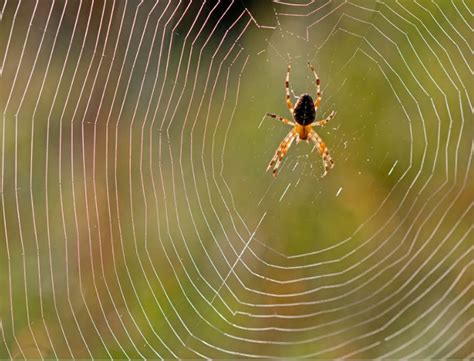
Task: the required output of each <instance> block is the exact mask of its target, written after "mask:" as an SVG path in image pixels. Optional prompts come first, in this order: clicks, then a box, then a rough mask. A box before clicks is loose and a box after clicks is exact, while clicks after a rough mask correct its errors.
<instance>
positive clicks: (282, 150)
mask: <svg viewBox="0 0 474 361" xmlns="http://www.w3.org/2000/svg"><path fill="white" fill-rule="evenodd" d="M308 65H309V67H310V69H311V71H312V72H313V74H314V77H315V79H316V101H313V98H311V96H310V95H309V94H303V95H301V96H300V97H299V98H298V100H297V101H296V105H295V107H294V108H293V104H292V103H291V98H290V70H291V65H290V64H289V65H288V71H287V73H286V80H285V88H286V104H287V106H288V109H289V110H290V113H291V115H292V116H293V119H294V121H295V122H292V121H290V120H288V119H286V118H283V117H281V116H279V115H276V114H272V113H267V115H268V116H270V117H273V118H276V119H278V120H280V121H281V122H282V123H285V124H288V125H291V126H293V129H292V130H291V131H290V132H289V133H288V134H287V135H286V137H285V138H284V139H283V141H282V142H281V143H280V146H279V147H278V149H277V150H276V152H275V155H274V156H273V158H272V160H271V161H270V163H269V164H268V167H267V171H268V170H270V169H271V168H273V175H274V176H276V175H277V172H278V167H279V166H280V164H281V161H282V160H283V157H284V156H285V154H286V152H287V151H288V149H289V148H290V146H291V144H292V143H293V141H295V140H296V143H299V142H300V141H301V140H302V139H303V140H306V141H309V140H311V141H312V142H313V143H314V144H315V145H316V148H317V149H318V151H319V153H320V154H321V157H322V158H323V164H324V174H323V177H324V176H325V175H326V173H327V171H328V170H329V169H331V168H332V167H334V162H333V160H332V158H331V156H330V155H329V149H328V147H327V146H326V144H325V143H324V142H323V140H322V139H321V137H320V136H319V134H318V133H316V132H315V131H314V129H313V127H314V126H320V127H322V126H324V125H326V124H327V123H328V122H329V121H330V120H331V119H332V118H333V117H334V116H335V115H336V112H335V111H332V112H331V114H329V116H328V117H327V118H325V119H321V120H318V121H315V119H316V111H317V110H318V107H319V104H320V103H321V86H320V81H319V78H318V75H317V74H316V71H315V70H314V68H313V66H312V65H311V64H310V63H308Z"/></svg>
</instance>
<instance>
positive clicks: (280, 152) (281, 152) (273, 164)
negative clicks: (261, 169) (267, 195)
mask: <svg viewBox="0 0 474 361" xmlns="http://www.w3.org/2000/svg"><path fill="white" fill-rule="evenodd" d="M297 136H298V133H296V132H295V131H294V129H292V130H291V131H290V132H289V133H288V134H287V135H286V137H285V138H284V139H283V141H282V142H281V143H280V145H279V146H278V148H277V150H276V152H275V155H274V156H273V158H272V160H271V161H270V163H269V164H268V167H267V172H268V171H269V170H270V169H271V168H273V171H272V172H273V176H274V177H276V175H277V172H278V168H279V167H280V164H281V161H282V159H283V157H284V156H285V154H286V152H287V151H288V149H289V148H290V146H291V144H292V143H293V141H294V140H295V138H296V137H297Z"/></svg>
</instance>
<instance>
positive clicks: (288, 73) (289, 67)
mask: <svg viewBox="0 0 474 361" xmlns="http://www.w3.org/2000/svg"><path fill="white" fill-rule="evenodd" d="M290 70H291V64H288V71H287V72H286V80H285V89H286V105H287V106H288V109H290V113H291V115H293V103H292V102H291V97H290Z"/></svg>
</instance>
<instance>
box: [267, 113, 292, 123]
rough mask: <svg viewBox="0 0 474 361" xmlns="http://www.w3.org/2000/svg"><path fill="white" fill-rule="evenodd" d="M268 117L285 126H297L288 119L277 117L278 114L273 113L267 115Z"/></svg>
mask: <svg viewBox="0 0 474 361" xmlns="http://www.w3.org/2000/svg"><path fill="white" fill-rule="evenodd" d="M267 116H269V117H272V118H275V119H278V120H279V121H280V122H282V123H283V124H289V125H292V126H294V125H295V123H293V122H292V121H291V120H288V119H286V118H283V117H281V116H279V115H276V114H273V113H267Z"/></svg>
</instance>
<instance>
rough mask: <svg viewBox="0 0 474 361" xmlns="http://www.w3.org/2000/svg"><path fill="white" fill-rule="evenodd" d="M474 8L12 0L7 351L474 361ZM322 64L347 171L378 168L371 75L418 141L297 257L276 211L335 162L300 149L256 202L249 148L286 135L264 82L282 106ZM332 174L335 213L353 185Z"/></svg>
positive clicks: (4, 261)
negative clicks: (356, 215) (243, 185)
mask: <svg viewBox="0 0 474 361" xmlns="http://www.w3.org/2000/svg"><path fill="white" fill-rule="evenodd" d="M471 5H472V4H469V2H467V1H462V0H460V1H454V0H452V1H441V0H438V1H436V0H435V1H413V2H405V1H393V2H392V1H377V2H373V3H371V2H367V1H307V2H302V1H300V2H297V1H274V2H262V3H261V4H260V6H255V5H254V3H250V2H245V1H216V2H212V1H211V2H208V1H202V2H201V1H198V2H196V1H174V0H168V1H166V0H164V1H161V0H160V1H156V2H153V1H142V2H139V1H113V0H104V1H68V0H66V1H39V0H37V1H23V0H17V1H8V0H5V1H3V2H2V3H1V5H0V9H1V30H2V31H1V33H0V38H1V41H0V44H1V45H0V49H1V52H0V61H1V69H0V72H1V78H0V82H1V86H0V99H1V100H0V102H1V103H0V104H1V110H2V128H1V131H2V138H1V139H2V140H1V142H2V143H1V144H2V146H1V190H0V192H1V205H2V206H1V214H2V222H1V224H2V226H1V228H2V232H1V234H2V237H1V243H0V250H1V252H0V260H1V266H2V275H1V277H0V280H1V285H2V290H3V292H2V294H3V296H2V297H1V301H2V302H1V304H0V334H1V346H0V356H1V357H2V358H7V357H9V358H11V357H13V358H17V357H40V358H50V357H55V358H59V357H60V358H63V357H86V358H88V357H91V358H92V357H94V358H99V357H104V358H111V357H127V358H136V357H143V358H144V357H147V358H148V357H163V358H165V357H166V358H170V357H180V358H195V357H213V358H217V357H227V358H229V357H281V356H284V357H313V358H389V357H390V358H402V357H403V358H408V357H410V358H411V357H413V358H415V357H416V358H419V357H423V358H451V357H456V358H466V359H468V358H472V357H473V356H474V346H473V339H472V271H473V268H472V195H473V187H472V182H470V174H472V173H470V169H471V158H472V111H473V107H472V103H471V97H470V95H469V94H470V93H471V92H472V85H470V84H471V83H472V81H470V79H472V68H471V65H472V64H471V63H472V62H470V56H472V41H470V39H472V27H471V25H470V24H471V19H472V6H471ZM295 24H299V25H298V26H295ZM323 29H325V30H323ZM341 39H342V40H343V41H347V42H349V43H352V44H355V45H353V50H351V54H347V53H344V54H340V55H339V54H338V53H335V52H334V49H337V44H335V42H336V41H338V40H341ZM255 44H256V45H255ZM285 44H306V45H304V46H306V49H305V50H304V51H303V52H302V53H299V54H298V50H295V51H294V52H292V51H291V50H289V49H288V48H285ZM341 46H342V45H341ZM289 47H290V46H289ZM299 49H300V48H299ZM324 54H326V55H324ZM319 56H321V57H323V56H328V57H333V62H332V66H331V67H329V66H327V67H326V69H325V70H324V72H322V71H320V76H322V82H323V83H322V84H323V94H324V93H326V94H325V95H324V99H323V103H324V102H326V103H325V104H329V105H327V106H326V108H327V109H328V110H329V106H332V105H334V104H336V105H337V110H338V116H337V118H336V120H334V121H333V122H334V123H333V124H334V125H330V127H334V128H332V130H330V133H331V136H332V138H331V139H332V144H331V145H333V148H332V149H333V150H334V157H335V159H336V168H335V170H334V173H331V174H329V175H328V176H327V177H326V178H325V180H324V181H327V179H331V177H333V178H332V179H336V177H337V176H333V175H332V174H336V173H335V172H336V170H337V169H344V164H345V163H344V159H354V158H350V157H356V158H357V157H359V158H360V159H365V158H367V161H368V162H369V161H370V160H371V157H370V155H367V154H363V152H361V151H360V152H358V151H356V149H357V146H358V143H359V142H358V141H361V139H362V138H363V133H364V132H365V131H366V130H367V128H365V127H364V126H362V124H361V123H360V125H361V127H360V130H359V132H358V133H357V134H356V135H355V138H356V139H355V141H353V138H350V137H349V135H348V134H349V133H348V132H345V129H346V128H345V127H346V126H347V124H348V123H349V122H350V119H349V114H350V111H351V108H352V107H353V104H355V102H357V101H358V100H357V99H356V98H357V97H361V98H364V93H363V94H356V93H354V92H357V91H354V92H353V93H352V95H353V98H352V99H342V97H339V95H340V94H342V93H344V92H345V91H347V92H349V93H350V92H351V88H353V87H355V86H357V85H355V84H354V83H353V80H351V79H350V77H349V75H347V72H348V71H349V69H350V68H352V67H353V66H356V65H354V64H359V63H358V62H361V63H363V64H364V63H365V64H366V65H367V67H370V68H371V69H372V73H373V74H375V75H373V76H375V77H376V78H377V81H378V82H379V83H380V84H383V86H384V87H385V88H386V89H388V90H387V92H388V94H390V95H389V96H388V97H386V98H385V99H384V102H385V103H384V104H386V105H387V104H388V105H387V107H388V108H389V109H387V112H388V113H390V112H392V113H391V114H393V111H394V110H393V109H396V112H397V113H396V115H395V117H394V118H395V119H398V124H397V127H398V128H399V129H400V131H401V132H403V134H404V135H405V138H403V137H402V139H401V140H400V143H397V142H396V141H394V143H390V144H394V145H399V147H398V146H393V147H392V148H389V149H388V156H387V157H389V158H390V159H394V161H391V162H390V163H387V164H385V163H384V166H383V167H381V166H380V165H378V166H376V165H375V164H374V165H373V167H375V168H377V170H379V171H380V170H381V169H382V168H383V172H384V176H385V177H386V178H388V179H390V186H389V189H387V190H386V191H385V193H384V195H383V197H381V198H380V199H379V198H377V202H376V204H374V205H373V209H372V211H371V213H370V215H369V216H368V217H366V218H365V219H363V220H361V221H360V222H358V224H357V225H356V226H355V227H354V228H353V229H352V231H351V232H350V233H349V234H348V235H347V237H344V238H337V237H335V238H331V239H327V240H326V239H324V240H323V239H315V242H314V243H313V244H312V245H310V246H309V248H308V249H307V250H306V251H305V252H300V253H288V252H285V251H284V250H282V249H280V248H279V247H278V246H276V245H274V241H276V240H277V239H279V237H280V236H279V235H278V234H276V233H272V224H271V223H272V222H274V220H275V219H274V218H272V214H273V212H274V210H275V209H276V207H281V206H282V205H283V206H285V204H286V203H285V202H289V201H290V200H291V197H292V196H293V195H294V194H295V193H298V186H299V185H300V184H301V183H305V182H308V180H307V178H308V177H309V178H310V179H313V178H314V179H315V178H317V177H315V176H314V175H315V174H316V173H317V171H316V170H314V171H313V170H312V168H311V169H310V170H309V171H308V168H309V167H310V166H309V165H308V164H309V162H308V161H307V160H305V159H302V158H304V157H302V156H298V155H293V156H291V155H290V156H289V157H288V159H286V160H285V163H284V165H283V167H282V169H281V170H280V172H281V174H280V176H279V179H278V180H275V181H273V180H271V177H270V176H268V175H265V176H268V177H269V178H266V177H263V176H262V179H264V180H263V181H262V180H260V181H261V182H264V183H265V184H266V185H265V186H263V190H262V191H261V192H259V193H257V194H259V196H258V197H256V198H254V199H253V200H252V201H251V202H247V203H245V202H244V201H243V198H242V197H243V196H242V195H241V194H240V193H241V192H242V191H241V190H239V191H238V190H237V185H238V182H239V177H242V179H245V176H246V174H245V173H237V171H234V170H233V163H232V159H236V158H235V157H236V156H234V155H233V154H240V152H242V154H248V153H247V150H246V149H244V148H246V147H245V145H248V147H249V148H252V146H253V145H254V143H252V142H249V141H248V139H246V134H250V133H249V132H251V133H252V134H253V135H255V137H257V138H258V137H263V134H264V133H265V134H266V135H265V137H271V138H272V139H271V141H272V142H271V144H272V145H271V147H272V149H268V152H271V151H274V142H276V139H277V138H278V137H279V136H280V133H279V132H280V130H281V129H280V128H278V127H279V126H280V125H276V124H273V123H271V122H272V121H274V120H268V121H267V120H264V121H262V122H261V123H260V115H259V116H257V117H249V116H245V117H242V114H245V111H246V109H253V111H254V112H256V113H258V114H261V115H262V116H263V114H265V113H266V112H267V111H273V109H267V108H265V107H263V106H260V105H259V99H261V98H265V97H273V95H272V94H271V93H272V92H273V91H274V89H273V88H272V87H270V88H267V90H266V93H265V94H261V93H255V91H256V90H255V88H253V87H252V76H255V75H251V74H252V73H251V71H250V69H251V68H252V67H256V68H258V69H263V70H262V72H263V73H265V74H266V76H267V75H268V76H271V77H272V79H275V84H277V83H278V84H279V86H281V88H278V90H275V96H276V97H280V98H281V103H282V104H283V80H284V76H285V71H286V70H285V69H286V65H287V63H288V62H289V61H291V62H294V64H296V65H298V66H301V67H302V66H303V65H305V64H306V63H305V61H306V60H307V59H306V58H308V59H309V60H311V61H312V62H313V63H315V65H316V67H317V68H318V69H321V67H322V65H321V64H324V61H323V60H321V64H319V62H318V59H319ZM305 57H306V58H305ZM272 64H275V66H274V67H272V66H273V65H272ZM327 64H329V61H328V62H327ZM265 67H268V70H267V68H265ZM270 69H271V70H270ZM275 69H276V70H275ZM301 74H302V71H301ZM310 75H311V74H308V79H309V76H310ZM331 75H334V76H335V77H337V78H338V79H341V81H339V82H338V81H336V80H334V81H332V80H331ZM295 76H296V77H298V73H297V74H296V75H295ZM272 81H273V80H272ZM295 83H296V81H295ZM259 86H262V85H259ZM263 86H264V85H263ZM358 86H359V88H354V89H359V91H360V89H361V88H360V86H361V85H360V84H359V85H358ZM362 86H363V84H362ZM255 87H257V85H256V84H255ZM295 87H298V89H299V88H301V87H302V85H299V86H297V85H295ZM362 89H363V88H362ZM366 91H367V92H369V90H367V89H366ZM370 92H371V93H373V92H377V90H376V89H371V90H370ZM349 93H348V94H349ZM280 98H279V99H280ZM262 101H263V100H262ZM362 101H363V99H362V100H361V102H362ZM326 108H325V109H326ZM281 109H284V108H280V110H281ZM344 109H347V110H346V115H344ZM249 111H250V110H249ZM379 114H380V113H379ZM363 115H364V122H370V123H369V124H377V122H378V121H380V119H377V118H373V117H371V116H370V115H369V114H363ZM354 118H357V116H356V115H354ZM354 121H358V120H357V119H355V120H354ZM259 123H260V124H259ZM246 129H250V130H249V131H247V132H246ZM263 129H265V130H263ZM385 136H388V137H391V138H393V139H395V138H396V137H397V134H396V133H393V134H391V135H385ZM252 139H253V138H252ZM395 140H396V139H395ZM262 141H263V142H265V141H264V140H262ZM347 142H349V146H348V147H346V145H347ZM236 144H237V145H236ZM239 144H240V148H239ZM265 144H266V143H265ZM268 144H270V142H269V143H268ZM236 147H237V149H236ZM259 149H266V145H265V147H263V148H259ZM249 152H250V153H249V154H251V153H253V152H256V154H255V158H256V159H257V160H256V163H258V164H259V167H260V168H261V171H262V172H263V170H264V168H265V166H266V162H267V161H268V156H269V154H270V153H267V151H265V152H266V153H265V154H261V153H262V152H260V153H259V152H258V151H254V150H252V149H250V150H249ZM239 159H240V158H239ZM312 160H313V161H314V160H315V158H312ZM240 161H241V162H243V164H245V161H246V160H245V159H241V160H240ZM314 162H315V163H316V161H314ZM236 164H237V163H236ZM236 167H238V165H236ZM249 167H250V166H247V168H245V167H244V168H242V170H244V171H248V172H250V173H252V172H254V170H253V169H252V170H249V169H248V168H249ZM252 167H253V165H252ZM367 167H369V168H370V167H371V165H370V164H369V165H368V166H367ZM375 168H374V169H375ZM341 171H342V170H341ZM255 172H257V170H255ZM258 172H260V169H258ZM308 173H309V175H308ZM347 174H348V177H350V175H349V174H350V173H347ZM285 177H286V178H285ZM305 179H306V180H305ZM300 181H301V183H300ZM243 182H245V180H244V181H243ZM333 182H335V184H334V185H333V187H334V190H337V192H336V191H334V192H333V191H332V190H331V192H332V193H329V192H330V191H329V190H328V188H324V187H323V186H318V187H319V189H318V191H317V192H319V193H318V194H319V195H320V196H321V197H323V196H325V197H326V198H325V201H324V202H326V203H327V202H336V201H337V200H338V199H342V197H344V194H345V193H346V192H349V190H348V189H347V188H348V185H346V184H345V183H344V184H343V181H342V180H341V181H333ZM331 189H332V188H331ZM286 205H287V207H288V208H289V209H291V206H292V205H290V204H289V203H288V204H286ZM293 206H294V203H293ZM289 213H291V211H289ZM282 222H284V220H282ZM320 241H321V242H320ZM323 241H327V242H323ZM276 243H277V244H278V242H276ZM321 244H324V246H321Z"/></svg>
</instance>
